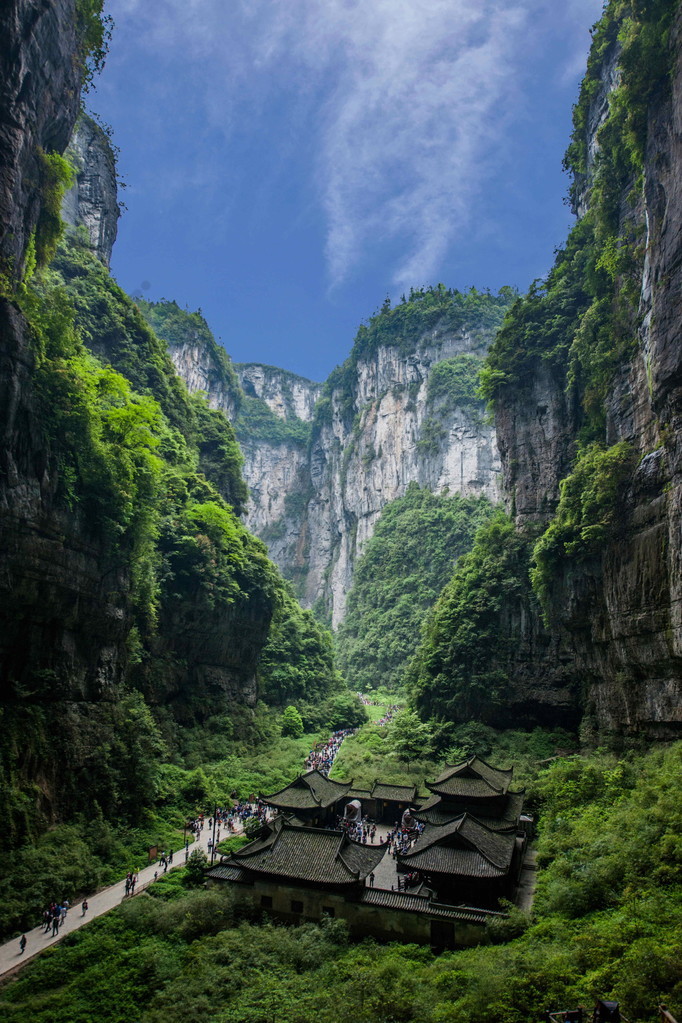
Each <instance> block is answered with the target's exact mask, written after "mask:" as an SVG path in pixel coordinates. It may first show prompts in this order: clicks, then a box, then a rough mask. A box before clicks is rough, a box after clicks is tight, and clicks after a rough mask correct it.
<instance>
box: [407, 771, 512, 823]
mask: <svg viewBox="0 0 682 1023" xmlns="http://www.w3.org/2000/svg"><path fill="white" fill-rule="evenodd" d="M513 774H514V768H513V767H511V768H509V769H508V770H501V769H500V768H498V767H492V766H491V765H490V764H487V763H486V762H485V760H482V759H481V758H480V757H470V758H469V759H468V760H464V761H462V763H460V764H451V765H449V766H448V767H446V769H445V770H444V771H443V773H442V774H440V775H439V776H438V778H436V780H435V781H433V782H427V783H426V787H427V788H428V789H429V791H430V792H431V796H430V798H429V799H427V800H426V802H424V803H422V805H421V807H420V808H419V809H418V810H417V812H416V813H415V817H416V818H417V820H419V821H422V822H424V823H425V824H432V825H442V824H449V823H451V822H453V821H455V820H456V819H457V818H458V817H461V816H462V814H471V815H473V816H474V817H477V818H478V819H479V820H481V821H484V822H485V824H486V825H487V826H488V827H489V828H493V829H500V828H501V829H503V830H504V829H507V828H511V827H514V828H516V827H518V824H519V818H520V815H521V810H522V808H523V798H524V792H523V790H521V791H519V792H512V791H510V785H511V781H512V777H513Z"/></svg>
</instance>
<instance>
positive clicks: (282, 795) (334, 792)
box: [262, 771, 352, 810]
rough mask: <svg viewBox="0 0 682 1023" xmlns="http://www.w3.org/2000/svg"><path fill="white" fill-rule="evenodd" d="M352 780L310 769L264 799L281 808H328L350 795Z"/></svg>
mask: <svg viewBox="0 0 682 1023" xmlns="http://www.w3.org/2000/svg"><path fill="white" fill-rule="evenodd" d="M351 785H352V782H340V781H332V780H331V778H327V777H326V776H325V775H324V774H322V773H321V772H320V771H308V772H307V773H306V774H301V775H299V776H298V778H297V779H296V780H295V781H293V782H292V783H291V785H287V786H286V787H285V788H283V789H280V791H279V792H273V794H272V795H271V796H263V797H262V798H263V801H264V802H266V803H269V804H270V806H276V807H278V808H279V809H281V810H320V809H322V810H326V809H327V808H328V807H330V806H332V805H333V804H334V803H335V802H336V801H337V800H338V799H340V798H341V797H342V796H347V795H348V790H349V789H350V788H351Z"/></svg>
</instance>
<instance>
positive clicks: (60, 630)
mask: <svg viewBox="0 0 682 1023" xmlns="http://www.w3.org/2000/svg"><path fill="white" fill-rule="evenodd" d="M96 8H97V5H96V4H95V5H94V6H93V5H90V6H89V7H88V8H87V11H86V13H85V15H82V16H84V17H85V18H86V19H90V20H89V21H86V23H85V28H87V29H89V30H92V34H93V37H94V38H96V37H97V31H96V29H97V25H98V24H100V23H99V22H97V18H98V15H97V10H96ZM83 10H85V9H83ZM81 14H82V11H81ZM75 22H76V12H75V9H74V3H73V0H52V2H50V3H49V4H48V3H33V2H31V0H24V2H21V3H9V4H6V5H5V6H4V7H3V10H2V13H0V35H1V36H2V44H3V45H2V53H1V55H0V61H1V62H2V63H1V65H0V259H2V269H3V276H2V278H1V281H2V284H1V288H0V538H1V545H2V551H3V558H2V565H1V570H0V700H1V701H2V725H3V727H2V734H1V735H0V778H1V779H2V784H0V823H1V824H2V828H3V832H4V833H5V835H6V836H7V837H8V840H9V842H10V844H11V845H14V844H18V843H19V842H21V840H22V839H24V838H26V837H27V836H30V835H31V834H34V833H35V832H36V831H38V830H39V829H40V828H41V827H43V826H44V825H45V824H46V823H48V822H50V821H54V820H56V819H59V818H62V819H63V818H64V817H65V816H68V815H69V814H71V813H73V812H74V811H77V810H80V811H84V812H88V811H91V810H92V805H93V802H94V801H96V802H97V803H98V804H99V806H100V807H101V808H102V810H103V812H104V813H105V814H106V815H109V816H111V817H118V816H128V817H135V816H138V815H139V814H140V813H142V812H143V810H144V806H145V803H146V805H149V801H150V800H153V798H154V792H153V785H152V786H151V787H150V789H149V791H148V792H144V793H143V794H142V797H141V799H139V800H137V801H135V805H132V804H131V803H130V801H128V802H126V798H127V797H126V794H125V793H124V792H123V791H122V790H121V788H120V786H117V783H116V782H115V780H114V781H112V778H114V779H115V776H116V769H115V768H116V765H115V763H114V762H113V761H114V760H115V759H116V758H117V757H120V756H122V755H123V753H122V751H124V750H125V751H127V752H126V756H128V755H129V757H130V761H131V763H133V764H134V763H135V762H136V758H137V757H138V755H139V753H140V750H142V749H143V748H146V747H145V743H147V740H150V741H151V742H152V745H153V744H154V742H156V739H155V738H154V735H155V726H154V724H153V721H152V718H151V716H150V715H149V712H148V708H147V707H146V706H145V703H144V700H143V699H142V697H141V696H140V693H142V694H143V696H144V698H145V699H146V700H147V702H148V704H151V705H153V706H156V707H157V708H160V707H164V708H166V709H165V710H164V712H163V715H164V720H165V721H166V722H168V723H169V725H170V727H169V732H170V733H171V734H172V732H173V725H174V723H176V722H178V721H179V722H197V721H200V720H203V719H205V717H206V716H208V715H211V714H227V713H230V711H231V709H232V708H233V707H234V705H235V704H241V705H242V706H243V705H244V704H246V705H253V704H254V703H255V700H256V666H257V663H258V659H259V656H260V653H261V650H262V648H263V646H264V644H265V642H266V640H267V636H268V630H269V624H270V620H271V617H272V614H273V610H274V608H275V606H276V604H277V600H278V588H280V589H281V586H282V583H281V580H279V578H278V576H277V573H276V571H275V569H274V566H273V565H272V564H271V563H270V562H269V561H268V559H267V557H266V552H265V550H264V548H263V545H262V544H261V543H260V542H259V541H257V540H256V539H255V538H253V537H251V536H250V535H249V534H248V533H246V531H245V530H244V529H243V527H242V526H241V524H240V523H239V521H238V520H237V519H236V517H235V516H234V514H233V512H232V510H231V507H229V506H228V505H227V504H226V503H225V500H224V498H225V499H226V500H228V501H230V502H231V503H232V504H234V505H235V507H237V506H238V505H239V503H240V501H241V500H242V497H243V494H244V489H245V488H244V484H243V481H242V480H241V477H240V465H241V456H240V453H239V449H238V447H237V445H236V441H235V439H234V434H233V432H232V429H231V427H230V426H229V424H228V423H227V422H226V421H225V419H224V417H223V416H218V415H216V414H215V413H212V412H211V410H210V409H208V408H207V407H205V405H204V404H203V403H202V402H201V401H200V400H199V399H191V398H190V396H189V395H188V393H187V390H186V388H185V387H184V385H183V384H182V382H181V381H180V379H179V378H178V377H177V375H176V373H175V371H174V369H173V366H172V363H171V361H170V358H169V356H168V353H167V351H166V347H165V345H164V344H163V342H161V341H160V340H159V338H158V337H156V335H155V334H154V333H153V332H152V331H151V330H150V328H149V327H148V326H147V324H146V323H145V322H144V320H143V318H142V316H141V314H140V311H139V309H137V307H136V306H135V305H134V304H133V303H132V302H131V300H130V299H129V298H128V297H127V296H126V295H125V294H124V293H123V292H122V291H121V289H120V288H119V287H118V286H117V285H116V283H115V282H114V281H113V280H112V278H111V277H110V275H109V274H108V271H107V268H106V266H105V265H104V264H105V263H106V260H107V258H108V254H109V249H110V245H111V243H112V241H113V238H114V237H115V232H116V219H117V216H118V208H117V206H116V200H115V174H114V172H113V156H112V154H111V152H110V151H109V150H108V147H107V144H106V139H105V137H104V136H103V134H102V133H100V132H99V130H98V129H96V128H95V127H93V126H92V124H91V123H90V122H87V121H86V122H85V123H84V126H83V124H81V127H80V128H79V129H78V130H77V132H76V135H75V141H74V152H75V153H76V160H77V162H78V164H79V167H78V171H79V173H78V182H77V187H76V190H75V191H74V193H73V194H72V195H71V197H70V199H69V203H70V206H69V208H70V209H71V211H72V216H73V220H74V226H76V227H77V228H78V230H77V231H75V232H69V237H68V239H67V241H66V243H65V244H63V245H62V247H61V248H60V250H59V252H58V254H57V256H56V258H55V259H54V261H53V263H52V265H51V267H50V269H49V272H48V273H46V274H37V275H35V276H34V277H33V278H32V279H30V280H29V281H27V282H26V283H25V284H24V285H22V286H21V287H18V288H16V289H15V288H14V287H12V284H13V280H12V279H13V278H16V277H18V275H19V271H20V270H21V267H22V264H23V262H24V259H25V252H26V249H27V248H28V247H29V240H30V238H31V236H32V234H33V232H34V230H35V229H36V225H40V223H41V219H40V218H41V214H42V213H44V211H45V209H46V208H49V213H50V215H51V217H52V220H53V221H55V223H54V224H52V225H51V226H52V227H53V228H54V232H53V238H54V239H55V240H56V237H55V236H56V234H57V228H58V221H57V217H56V211H57V210H58V208H59V206H58V202H59V193H58V190H56V188H55V187H54V186H55V182H54V181H50V182H47V184H48V185H49V186H50V187H51V188H52V191H51V193H50V195H49V196H46V181H45V180H44V179H42V178H41V177H40V174H41V173H43V172H44V171H45V168H46V167H47V168H54V167H56V168H57V169H58V170H62V169H63V167H62V165H61V164H60V162H59V159H58V157H57V156H52V157H51V160H50V159H49V158H48V159H47V160H45V159H44V157H43V155H42V154H43V152H45V153H47V154H48V156H50V155H51V154H53V153H54V154H57V153H59V152H61V151H63V150H64V148H65V147H66V145H67V142H68V140H69V136H70V134H71V131H72V129H73V126H74V122H75V119H76V115H77V110H78V104H79V92H80V77H81V73H82V62H83V60H84V59H85V56H86V53H85V50H84V47H83V45H82V44H81V43H80V42H79V39H78V37H77V32H76V28H75ZM82 27H83V26H81V28H82ZM100 27H101V24H100ZM67 205H68V204H67ZM53 206H56V209H53V208H52V207H53ZM83 229H85V230H83ZM65 296H68V297H65ZM86 342H87V344H88V345H89V347H90V349H91V351H92V352H94V353H95V354H96V355H97V357H98V359H93V358H92V357H91V355H90V353H89V352H88V351H86V349H85V347H84V345H85V343H86ZM98 360H99V361H98ZM136 390H137V392H138V393H136ZM131 688H137V689H138V690H139V692H138V693H136V694H132V695H131V692H130V690H131ZM131 701H132V702H131ZM130 707H134V708H136V709H135V711H134V713H133V712H131V713H130V714H129V713H128V710H127V709H126V708H130ZM159 713H160V714H161V713H162V712H161V711H159ZM162 752H163V751H162V749H161V746H160V745H159V747H158V749H157V753H158V754H159V755H160V754H161V753H162Z"/></svg>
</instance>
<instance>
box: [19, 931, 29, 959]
mask: <svg viewBox="0 0 682 1023" xmlns="http://www.w3.org/2000/svg"><path fill="white" fill-rule="evenodd" d="M27 943H28V939H27V937H26V935H25V934H22V935H21V938H20V939H19V955H20V956H23V954H24V952H25V950H26V945H27Z"/></svg>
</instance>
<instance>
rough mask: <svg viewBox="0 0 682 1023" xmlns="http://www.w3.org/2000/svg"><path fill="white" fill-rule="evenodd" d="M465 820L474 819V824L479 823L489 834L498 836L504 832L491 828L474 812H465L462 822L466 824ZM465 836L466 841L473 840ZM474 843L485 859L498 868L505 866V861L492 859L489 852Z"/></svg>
mask: <svg viewBox="0 0 682 1023" xmlns="http://www.w3.org/2000/svg"><path fill="white" fill-rule="evenodd" d="M465 821H473V823H474V824H476V825H478V826H479V827H480V828H483V830H484V831H487V832H488V834H489V835H492V836H497V835H500V834H503V832H500V831H493V829H492V828H489V827H488V826H487V825H486V824H484V823H483V821H480V820H479V819H478V817H474V816H473V814H470V813H465V814H464V817H463V819H462V824H464V823H465ZM463 837H464V839H465V840H466V841H472V840H471V839H467V837H466V835H464V836H463ZM472 844H473V845H474V848H475V850H476V852H477V853H478V855H479V856H482V857H483V859H484V860H487V861H488V863H490V864H491V865H492V866H493V867H496V868H497V869H498V870H503V869H504V866H505V864H504V862H502V863H498V862H496V861H495V860H493V859H491V857H490V856H489V855H488V853H487V852H486V851H485V850H484V849H481V848H480V847H479V846H478V845H476V844H475V843H472Z"/></svg>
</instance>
